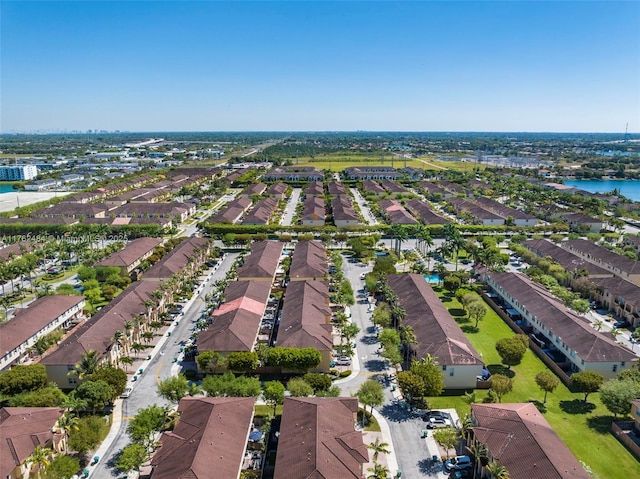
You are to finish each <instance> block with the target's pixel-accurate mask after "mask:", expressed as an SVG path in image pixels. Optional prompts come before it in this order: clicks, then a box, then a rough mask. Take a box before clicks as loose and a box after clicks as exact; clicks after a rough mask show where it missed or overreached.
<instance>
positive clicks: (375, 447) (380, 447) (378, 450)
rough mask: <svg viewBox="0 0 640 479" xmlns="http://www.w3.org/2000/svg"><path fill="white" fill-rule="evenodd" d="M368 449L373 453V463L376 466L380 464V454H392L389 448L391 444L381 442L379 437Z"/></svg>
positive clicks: (368, 445)
mask: <svg viewBox="0 0 640 479" xmlns="http://www.w3.org/2000/svg"><path fill="white" fill-rule="evenodd" d="M367 448H368V449H371V450H372V451H373V462H374V463H375V464H377V463H378V455H379V454H391V451H390V450H389V449H388V448H389V443H386V442H383V441H380V438H379V437H376V440H375V441H374V442H372V443H370V444H367Z"/></svg>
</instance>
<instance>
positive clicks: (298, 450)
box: [273, 398, 369, 479]
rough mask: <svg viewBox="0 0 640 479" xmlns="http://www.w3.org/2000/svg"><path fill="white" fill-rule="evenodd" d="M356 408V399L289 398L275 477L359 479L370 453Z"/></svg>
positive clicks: (281, 427)
mask: <svg viewBox="0 0 640 479" xmlns="http://www.w3.org/2000/svg"><path fill="white" fill-rule="evenodd" d="M357 411H358V400H357V399H355V398H286V399H285V400H284V407H283V412H282V423H281V425H280V439H279V441H278V442H279V444H278V452H277V455H276V467H275V471H274V475H273V477H274V479H294V478H295V479H304V478H313V479H348V478H358V479H360V478H361V477H362V465H363V464H365V463H367V462H368V461H369V452H368V450H367V446H366V445H365V444H364V442H363V439H362V433H361V432H359V431H356V430H355V428H354V414H355V413H356V412H357Z"/></svg>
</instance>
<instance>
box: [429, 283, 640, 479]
mask: <svg viewBox="0 0 640 479" xmlns="http://www.w3.org/2000/svg"><path fill="white" fill-rule="evenodd" d="M434 289H435V290H436V293H437V294H438V295H439V296H440V298H441V299H442V300H443V302H444V304H445V306H446V307H447V308H448V309H449V310H450V311H451V313H452V315H453V316H454V318H456V321H458V323H459V324H460V326H461V327H462V329H463V331H465V334H466V336H467V338H469V341H470V342H471V344H472V345H473V347H474V348H476V350H477V351H478V352H479V353H480V354H481V355H482V357H483V359H484V361H485V364H486V365H487V366H488V368H489V369H490V370H493V372H496V370H498V371H499V370H501V369H503V368H504V367H503V366H502V365H501V364H500V356H499V355H498V353H497V352H496V350H495V343H496V341H497V340H498V339H500V338H504V337H507V336H511V335H512V334H514V333H513V331H512V330H511V328H509V326H507V325H506V324H505V322H504V321H502V319H501V318H500V317H499V316H498V315H497V314H496V313H495V312H494V311H493V310H492V309H491V308H490V307H489V306H487V309H488V313H487V315H486V316H485V318H484V320H482V321H481V322H480V324H479V331H478V332H473V328H472V326H473V323H471V322H469V321H467V320H466V318H465V317H464V316H463V313H462V308H461V307H460V304H459V303H458V302H457V301H456V299H455V298H452V297H451V296H448V295H447V293H446V291H443V290H442V288H434ZM546 369H547V367H546V366H545V364H544V363H543V362H542V361H540V359H538V357H537V356H536V355H535V354H534V353H533V352H532V351H531V350H528V351H527V352H526V354H525V356H524V358H523V360H522V363H521V364H519V365H518V366H513V367H512V368H511V372H512V374H513V380H514V387H513V391H512V392H511V393H509V394H507V395H506V396H504V397H503V398H502V401H503V402H529V401H539V402H541V401H542V399H543V396H544V395H543V393H542V391H540V389H539V388H538V386H537V385H536V383H535V380H534V378H535V375H536V374H537V373H538V372H540V371H543V370H546ZM477 394H478V396H479V397H480V398H483V397H484V396H486V391H482V390H477ZM582 397H583V395H582V394H574V393H571V392H570V391H569V390H568V389H567V387H566V386H564V385H563V384H562V383H560V385H559V386H558V388H557V389H556V390H555V391H554V392H553V393H549V395H548V396H547V404H546V408H547V411H546V412H545V413H544V417H545V418H546V419H547V421H548V422H549V424H551V426H552V427H553V429H554V430H555V432H556V433H557V434H558V436H560V438H561V439H562V440H563V441H564V442H565V444H566V445H567V446H568V447H569V449H571V451H572V452H573V453H574V454H575V456H576V457H577V458H578V460H581V461H584V462H585V463H586V464H587V465H589V466H590V467H591V468H592V469H593V471H594V472H596V473H597V474H598V475H599V477H600V478H601V479H604V478H607V479H609V478H610V479H616V478H620V479H626V478H629V477H640V463H639V462H638V461H637V460H636V459H635V457H634V456H633V455H632V454H631V453H629V452H628V451H627V449H626V448H625V447H624V446H623V445H622V444H621V443H620V442H619V441H618V440H617V439H616V438H615V437H614V436H613V435H612V434H611V433H610V432H609V431H610V424H611V419H612V415H611V413H610V412H609V411H608V410H607V409H606V408H605V407H604V406H603V405H602V403H601V402H600V398H599V396H598V394H591V395H589V398H588V401H589V402H588V403H587V404H585V403H583V402H582ZM429 402H430V406H431V407H433V408H439V407H455V408H456V410H457V411H458V414H461V417H462V415H464V414H466V413H468V412H469V406H468V405H467V404H465V403H464V401H462V399H461V396H459V395H458V396H442V397H439V398H432V399H430V400H429ZM612 458H615V461H614V460H612ZM614 464H615V467H612V465H614Z"/></svg>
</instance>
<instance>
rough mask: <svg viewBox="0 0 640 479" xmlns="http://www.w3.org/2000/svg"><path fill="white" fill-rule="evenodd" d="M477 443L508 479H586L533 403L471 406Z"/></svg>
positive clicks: (585, 473) (571, 455)
mask: <svg viewBox="0 0 640 479" xmlns="http://www.w3.org/2000/svg"><path fill="white" fill-rule="evenodd" d="M471 414H472V417H473V419H474V421H475V423H476V424H477V426H476V427H474V428H473V434H474V436H475V437H476V439H477V440H478V441H480V442H483V443H485V444H486V445H487V448H488V449H489V452H490V453H491V456H493V458H494V459H497V460H498V461H499V462H500V464H502V465H503V466H504V467H505V468H506V469H507V470H508V471H509V475H510V477H511V479H532V478H544V479H588V478H589V475H588V474H587V472H586V471H585V470H584V468H583V467H582V466H581V465H580V463H579V462H578V460H577V459H576V458H575V457H574V455H573V454H572V453H571V451H570V450H569V448H568V447H567V446H566V445H565V444H564V443H563V442H562V440H561V439H560V438H559V437H558V435H557V434H556V433H555V432H554V430H553V429H552V428H551V426H550V425H549V423H548V422H547V420H546V419H545V418H544V416H543V415H542V414H541V413H540V411H538V409H537V408H536V407H535V405H534V404H533V403H521V404H472V405H471Z"/></svg>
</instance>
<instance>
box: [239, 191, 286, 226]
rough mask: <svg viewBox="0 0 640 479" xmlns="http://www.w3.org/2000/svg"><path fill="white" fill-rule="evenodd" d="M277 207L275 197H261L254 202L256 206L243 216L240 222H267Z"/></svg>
mask: <svg viewBox="0 0 640 479" xmlns="http://www.w3.org/2000/svg"><path fill="white" fill-rule="evenodd" d="M277 207H278V200H277V199H275V198H273V197H272V196H269V197H267V198H263V199H261V200H260V201H258V202H257V203H256V206H255V207H254V208H253V209H252V210H251V211H250V212H249V214H248V215H247V216H246V217H245V218H244V220H243V221H242V224H260V225H264V224H267V223H269V219H270V218H271V215H273V212H274V211H275V210H276V208H277Z"/></svg>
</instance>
